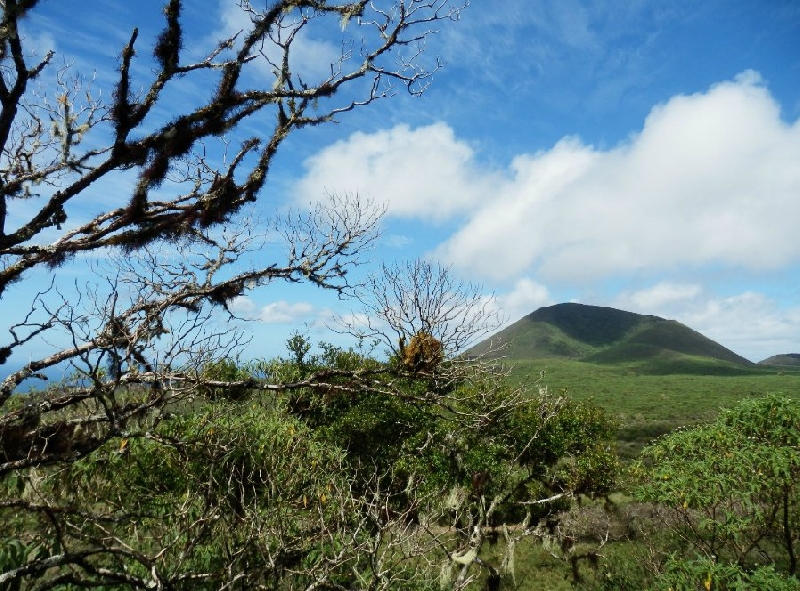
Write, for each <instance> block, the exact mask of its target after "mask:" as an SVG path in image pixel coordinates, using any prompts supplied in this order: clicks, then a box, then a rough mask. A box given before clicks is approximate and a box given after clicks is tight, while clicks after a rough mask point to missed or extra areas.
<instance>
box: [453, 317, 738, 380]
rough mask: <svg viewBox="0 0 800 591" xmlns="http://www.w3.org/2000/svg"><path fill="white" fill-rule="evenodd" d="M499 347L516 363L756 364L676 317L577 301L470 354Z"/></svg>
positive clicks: (513, 328)
mask: <svg viewBox="0 0 800 591" xmlns="http://www.w3.org/2000/svg"><path fill="white" fill-rule="evenodd" d="M498 346H500V347H503V348H502V355H503V356H505V357H506V358H507V359H509V360H510V361H520V360H529V359H544V358H571V359H577V360H581V361H586V362H589V363H605V364H609V363H611V364H616V363H630V362H640V363H641V364H642V365H643V366H646V365H650V364H651V363H650V362H651V361H656V362H657V363H658V364H660V365H661V367H662V368H663V367H666V366H667V365H669V364H670V363H671V364H673V365H674V367H673V370H677V369H679V368H680V367H681V366H683V367H684V368H689V367H691V366H694V368H695V371H696V370H697V369H698V367H699V366H702V365H704V363H703V362H702V360H714V361H717V362H722V363H723V364H728V365H734V366H738V367H739V368H741V367H750V366H752V365H753V364H752V363H751V362H750V361H748V360H747V359H745V358H744V357H741V356H739V355H737V354H736V353H734V352H733V351H731V350H729V349H727V348H725V347H723V346H722V345H720V344H719V343H716V342H714V341H712V340H711V339H709V338H707V337H705V336H703V335H702V334H700V333H699V332H697V331H694V330H692V329H690V328H688V327H686V326H684V325H683V324H681V323H679V322H676V321H674V320H665V319H663V318H660V317H658V316H645V315H641V314H634V313H633V312H625V311H623V310H617V309H615V308H606V307H599V306H587V305H584V304H574V303H566V304H557V305H555V306H549V307H545V308H540V309H538V310H536V311H535V312H533V313H532V314H529V315H528V316H525V317H524V318H522V319H521V320H519V321H517V322H515V323H514V324H512V325H511V326H509V327H507V328H505V329H503V330H501V331H500V332H498V333H497V334H495V335H494V336H492V337H491V338H490V339H487V340H486V341H484V342H482V343H479V344H477V345H475V346H474V347H473V348H472V349H471V350H470V351H469V353H470V354H473V355H480V354H484V353H486V352H487V351H490V350H492V349H497V348H498ZM665 362H666V364H665ZM698 362H700V363H698ZM706 365H707V364H706ZM740 370H741V369H740ZM670 371H672V370H670Z"/></svg>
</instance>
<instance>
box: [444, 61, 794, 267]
mask: <svg viewBox="0 0 800 591" xmlns="http://www.w3.org/2000/svg"><path fill="white" fill-rule="evenodd" d="M798 160H800V123H798V122H795V123H793V124H787V123H785V122H783V121H782V120H781V117H780V110H779V107H778V105H777V104H776V103H775V101H774V100H773V99H772V97H771V96H770V94H769V92H768V91H767V89H766V88H765V87H764V86H763V85H762V83H761V81H760V79H759V78H758V76H757V75H756V74H755V73H753V72H746V73H744V74H742V75H740V76H738V77H737V78H736V79H735V80H733V81H729V82H724V83H721V84H718V85H716V86H714V87H712V88H711V89H710V90H709V91H708V92H705V93H700V94H695V95H691V96H679V97H675V98H673V99H671V100H670V101H668V102H667V103H666V104H664V105H661V106H658V107H656V108H654V109H653V111H652V112H651V113H650V115H649V117H648V118H647V120H646V121H645V124H644V127H643V129H642V131H641V133H639V134H638V135H636V136H635V137H632V138H631V139H630V140H629V141H628V142H626V143H624V144H622V145H620V146H617V147H615V148H613V149H610V150H607V151H601V150H597V149H595V148H593V147H591V146H586V145H583V144H582V143H581V142H580V141H578V140H577V139H565V140H562V141H561V142H559V143H558V144H557V145H556V146H554V147H553V148H552V149H551V150H548V151H546V152H541V153H538V154H534V155H521V156H519V157H518V158H516V159H515V161H514V162H513V164H512V167H511V169H512V178H511V179H510V180H509V181H508V182H507V183H506V184H505V185H504V186H503V188H502V190H500V191H498V192H497V193H496V196H495V198H494V199H492V200H485V201H483V205H482V206H481V207H479V208H478V209H477V210H474V211H473V212H472V216H471V219H470V220H469V222H468V223H467V224H466V225H465V226H464V227H463V228H461V230H459V231H458V232H456V233H455V234H454V235H453V236H452V237H450V238H449V239H448V240H447V241H446V242H445V243H444V244H442V245H441V246H440V247H439V249H438V250H437V254H438V256H439V257H440V258H442V259H443V260H446V261H449V262H451V263H453V264H455V265H456V266H458V267H462V268H470V269H477V270H479V271H481V272H482V273H484V274H485V275H486V276H489V277H493V278H496V279H501V278H505V277H509V276H514V275H516V274H518V273H520V272H522V271H525V270H526V269H528V268H530V267H534V268H536V269H538V271H539V272H540V273H541V274H542V276H543V277H546V278H549V279H561V280H563V279H572V280H575V281H584V280H592V279H597V278H601V277H605V276H611V275H614V274H620V273H628V272H631V271H636V270H640V269H648V270H653V269H670V268H675V267H676V266H679V265H691V266H700V265H703V264H707V263H724V264H729V265H734V266H741V267H745V268H749V269H764V268H767V269H769V268H778V267H780V266H782V265H785V264H788V263H789V262H791V261H793V260H796V259H797V257H798V255H800V241H798V240H796V238H795V235H796V229H795V227H794V226H795V222H794V220H796V219H798V216H800V200H798V199H797V198H796V196H797V194H798V192H800V168H798V167H797V165H796V163H797V162H798ZM499 262H502V264H498V263H499Z"/></svg>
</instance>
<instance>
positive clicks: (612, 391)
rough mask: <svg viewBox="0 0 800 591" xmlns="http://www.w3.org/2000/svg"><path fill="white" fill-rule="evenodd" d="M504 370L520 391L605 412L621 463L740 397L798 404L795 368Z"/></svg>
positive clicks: (698, 361)
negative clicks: (540, 389) (613, 426)
mask: <svg viewBox="0 0 800 591" xmlns="http://www.w3.org/2000/svg"><path fill="white" fill-rule="evenodd" d="M511 368H512V369H511V378H512V379H513V380H514V381H516V382H518V383H520V384H522V383H527V384H532V383H534V382H537V381H538V380H540V379H541V383H542V384H543V385H545V386H547V388H548V390H549V391H550V392H551V393H553V394H560V393H566V394H568V395H569V396H570V397H571V398H574V399H576V400H592V401H593V402H594V403H595V404H597V405H598V406H601V407H602V408H604V409H605V410H606V411H607V412H609V413H610V414H611V415H612V416H613V417H614V418H615V419H616V420H617V422H618V424H619V428H620V431H619V449H620V453H621V455H622V456H623V457H627V458H630V457H633V456H635V455H636V454H637V453H638V451H639V450H640V449H641V447H642V446H643V445H646V444H647V443H649V442H650V441H652V440H653V439H654V438H656V437H658V436H659V435H663V434H664V433H668V432H670V431H672V430H673V429H676V428H678V427H682V426H685V425H691V424H693V423H696V422H698V421H706V420H710V419H713V418H714V417H715V416H716V415H717V413H718V412H719V410H720V409H721V408H724V407H731V406H733V405H734V404H736V403H737V402H738V401H740V400H742V399H744V398H750V397H755V396H764V395H766V394H770V393H780V394H784V395H786V396H792V397H795V396H796V397H800V368H796V369H791V368H789V369H787V368H777V367H759V366H755V365H754V366H751V367H750V368H744V367H742V366H738V365H732V364H730V363H727V362H724V361H716V360H712V359H709V358H690V357H686V356H677V357H676V358H674V359H664V358H657V359H651V360H650V362H649V363H648V364H642V363H618V364H615V365H609V364H605V365H600V364H595V363H585V362H582V361H576V360H570V359H564V358H558V357H556V358H550V359H531V360H525V361H517V362H514V363H513V364H511ZM640 369H646V370H647V372H642V371H640Z"/></svg>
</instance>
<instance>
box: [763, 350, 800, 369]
mask: <svg viewBox="0 0 800 591" xmlns="http://www.w3.org/2000/svg"><path fill="white" fill-rule="evenodd" d="M758 364H759V365H776V366H781V367H800V353H786V354H784V355H773V356H772V357H768V358H767V359H764V360H763V361H759V362H758Z"/></svg>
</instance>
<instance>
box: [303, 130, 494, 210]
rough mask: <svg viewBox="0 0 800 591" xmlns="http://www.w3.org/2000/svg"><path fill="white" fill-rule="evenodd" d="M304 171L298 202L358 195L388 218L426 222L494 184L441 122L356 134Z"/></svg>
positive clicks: (468, 203)
mask: <svg viewBox="0 0 800 591" xmlns="http://www.w3.org/2000/svg"><path fill="white" fill-rule="evenodd" d="M305 168H306V170H307V173H306V175H305V176H304V177H303V178H302V179H301V181H300V182H299V183H298V185H297V188H296V192H295V195H296V197H297V199H298V200H299V201H300V202H302V203H309V202H314V201H316V200H318V199H320V196H321V195H324V190H323V189H329V190H333V191H337V192H349V193H360V194H362V195H366V196H367V197H369V198H371V199H375V200H376V201H379V202H384V203H386V204H387V206H388V214H389V215H392V216H398V217H417V218H423V219H428V220H443V219H447V218H449V217H451V216H453V215H455V214H458V213H461V212H463V211H467V210H471V209H474V208H475V207H476V206H477V205H478V203H479V202H480V201H481V199H483V198H485V197H486V196H487V195H488V194H490V193H491V185H492V182H493V180H494V178H493V177H494V175H493V174H491V173H486V172H482V171H480V170H479V169H478V167H477V165H476V163H475V162H474V151H473V150H472V148H471V147H470V146H468V145H467V144H466V143H465V142H463V141H460V140H458V139H457V138H456V137H455V133H454V132H453V130H452V129H450V127H448V126H447V125H445V124H443V123H436V124H433V125H430V126H427V127H420V128H417V129H411V128H409V127H408V126H406V125H398V126H396V127H394V128H392V129H388V130H383V131H378V132H376V133H370V134H368V133H362V132H358V133H354V134H353V135H351V136H350V137H349V138H348V139H346V140H342V141H339V142H336V143H335V144H333V145H331V146H328V147H327V148H324V149H323V150H322V151H320V152H318V153H317V154H316V155H314V156H312V157H311V158H309V159H308V160H307V161H306V162H305Z"/></svg>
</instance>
